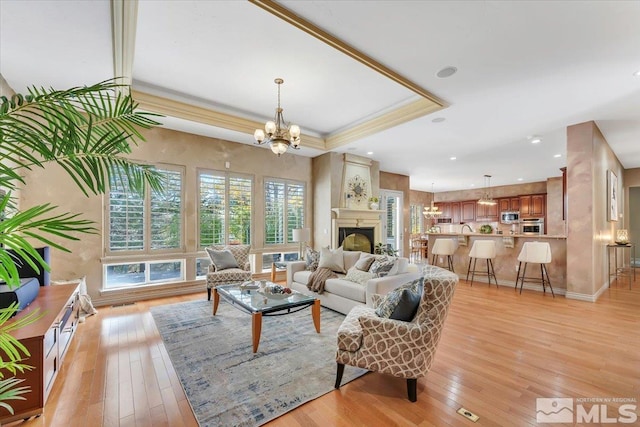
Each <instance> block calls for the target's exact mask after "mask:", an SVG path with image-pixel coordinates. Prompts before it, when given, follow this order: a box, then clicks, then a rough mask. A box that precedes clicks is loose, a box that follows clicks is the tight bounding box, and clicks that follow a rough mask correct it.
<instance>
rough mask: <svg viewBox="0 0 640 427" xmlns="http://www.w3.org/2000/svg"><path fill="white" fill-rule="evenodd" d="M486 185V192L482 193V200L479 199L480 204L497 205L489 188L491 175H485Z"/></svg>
mask: <svg viewBox="0 0 640 427" xmlns="http://www.w3.org/2000/svg"><path fill="white" fill-rule="evenodd" d="M487 181H488V182H489V185H487ZM484 187H485V193H484V194H483V195H482V197H480V200H478V204H479V205H488V206H493V205H495V204H496V201H495V200H493V199H492V198H491V197H490V196H489V188H491V175H485V176H484Z"/></svg>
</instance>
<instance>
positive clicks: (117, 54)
mask: <svg viewBox="0 0 640 427" xmlns="http://www.w3.org/2000/svg"><path fill="white" fill-rule="evenodd" d="M137 22H138V0H127V1H123V0H111V30H112V31H111V33H112V35H113V39H112V44H113V76H114V77H116V78H121V79H122V83H123V84H125V85H127V86H130V85H131V83H132V81H133V58H134V54H135V46H136V30H137Z"/></svg>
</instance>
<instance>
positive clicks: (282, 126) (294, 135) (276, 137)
mask: <svg viewBox="0 0 640 427" xmlns="http://www.w3.org/2000/svg"><path fill="white" fill-rule="evenodd" d="M274 82H275V83H276V84H277V85H278V108H276V115H275V117H274V118H273V121H271V120H269V121H268V122H267V123H265V125H264V130H262V129H256V131H255V132H254V133H253V137H254V138H255V139H256V144H258V145H262V144H267V143H268V144H269V145H271V151H273V152H274V153H275V154H277V155H278V157H280V155H281V154H282V153H284V152H285V151H287V149H288V148H289V147H292V148H294V149H296V150H298V149H300V147H298V146H299V145H300V127H299V126H298V125H290V126H289V125H287V122H285V121H284V116H283V115H282V108H280V85H281V84H282V83H284V80H282V79H281V78H277V79H275V80H274ZM265 133H266V138H265Z"/></svg>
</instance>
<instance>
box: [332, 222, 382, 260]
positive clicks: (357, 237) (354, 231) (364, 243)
mask: <svg viewBox="0 0 640 427" xmlns="http://www.w3.org/2000/svg"><path fill="white" fill-rule="evenodd" d="M373 238H374V228H373V227H339V228H338V246H342V248H343V249H344V250H345V251H361V252H367V253H370V254H372V253H373Z"/></svg>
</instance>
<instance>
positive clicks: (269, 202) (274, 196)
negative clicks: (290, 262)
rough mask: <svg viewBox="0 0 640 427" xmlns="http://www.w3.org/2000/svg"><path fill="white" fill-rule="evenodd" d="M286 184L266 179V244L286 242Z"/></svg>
mask: <svg viewBox="0 0 640 427" xmlns="http://www.w3.org/2000/svg"><path fill="white" fill-rule="evenodd" d="M284 196H285V184H284V183H283V182H276V181H265V188H264V204H265V206H264V229H265V244H267V245H274V244H278V243H284V212H285V209H284V203H285V197H284Z"/></svg>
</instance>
